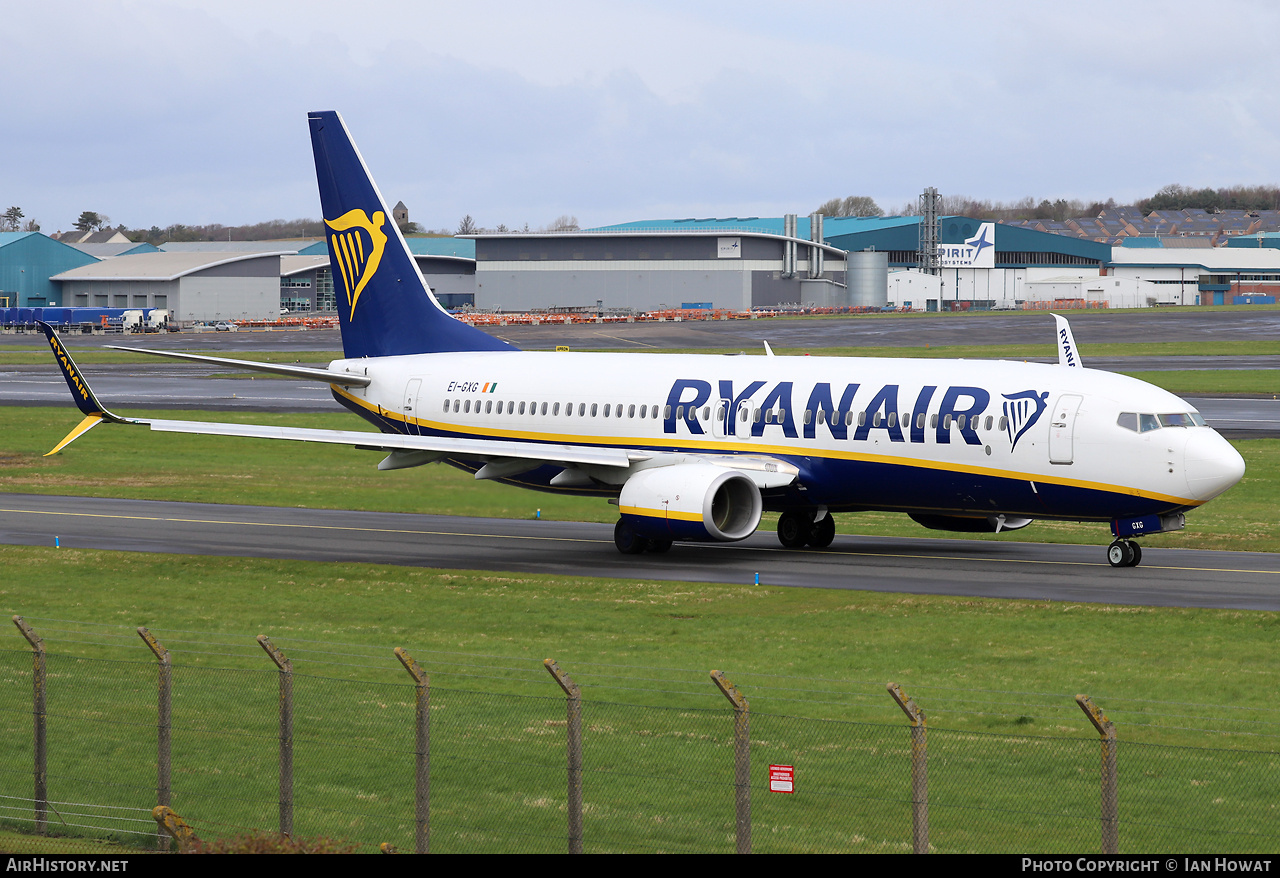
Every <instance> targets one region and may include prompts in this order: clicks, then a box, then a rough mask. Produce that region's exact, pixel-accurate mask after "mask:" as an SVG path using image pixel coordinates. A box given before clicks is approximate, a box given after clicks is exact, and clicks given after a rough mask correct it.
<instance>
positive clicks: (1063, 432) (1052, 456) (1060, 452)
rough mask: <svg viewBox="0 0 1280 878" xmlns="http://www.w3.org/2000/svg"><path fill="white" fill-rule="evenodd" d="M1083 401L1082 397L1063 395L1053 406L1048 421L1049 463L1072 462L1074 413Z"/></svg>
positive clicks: (1073, 454) (1073, 458)
mask: <svg viewBox="0 0 1280 878" xmlns="http://www.w3.org/2000/svg"><path fill="white" fill-rule="evenodd" d="M1083 401H1084V397H1082V396H1080V395H1079V394H1075V393H1064V394H1062V396H1060V397H1058V401H1057V402H1055V403H1054V404H1053V411H1052V413H1051V414H1052V415H1053V417H1052V418H1051V419H1050V421H1049V463H1058V464H1070V463H1072V462H1074V460H1075V442H1074V438H1073V437H1074V433H1075V429H1076V412H1078V411H1079V409H1080V403H1081V402H1083Z"/></svg>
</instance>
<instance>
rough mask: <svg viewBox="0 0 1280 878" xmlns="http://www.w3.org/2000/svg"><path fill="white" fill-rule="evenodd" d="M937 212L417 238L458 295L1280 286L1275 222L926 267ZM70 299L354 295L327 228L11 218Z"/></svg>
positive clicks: (1225, 293)
mask: <svg viewBox="0 0 1280 878" xmlns="http://www.w3.org/2000/svg"><path fill="white" fill-rule="evenodd" d="M924 228H927V226H926V225H925V224H923V223H922V221H921V218H920V217H916V216H911V217H872V218H855V217H822V216H820V215H817V214H815V215H812V216H809V217H803V216H797V215H794V214H792V215H787V216H782V217H772V218H770V217H731V218H718V219H693V218H690V219H674V220H649V221H639V222H629V223H622V224H618V225H612V226H603V227H599V228H594V229H585V230H573V231H564V232H550V233H509V234H479V235H475V236H473V237H469V238H449V237H410V238H408V244H409V247H410V250H411V251H412V252H413V254H414V257H415V260H416V261H417V264H418V267H419V269H420V270H421V271H422V273H423V275H424V276H425V277H426V279H427V282H428V284H429V285H430V286H431V288H432V290H433V291H434V292H435V293H436V295H437V297H438V298H439V299H440V301H441V303H442V304H443V305H444V306H445V307H446V308H451V309H456V308H464V307H469V306H474V307H475V308H477V309H480V310H487V311H506V312H523V311H541V310H547V309H562V310H565V311H596V310H606V311H626V310H630V311H655V310H663V309H677V308H714V309H731V310H747V309H778V308H788V307H810V308H831V309H843V308H902V309H911V310H917V311H937V310H970V309H974V310H985V309H1015V308H1017V309H1022V308H1049V307H1053V308H1072V307H1077V308H1082V307H1111V308H1117V307H1126V308H1132V307H1152V306H1160V305H1201V304H1204V305H1208V304H1233V303H1234V304H1249V303H1254V304H1266V303H1274V302H1275V297H1276V295H1277V294H1278V293H1280V248H1278V246H1277V240H1280V239H1277V238H1275V237H1273V236H1270V235H1268V236H1267V237H1266V238H1265V239H1264V238H1263V237H1262V236H1261V235H1259V239H1258V243H1257V244H1255V245H1254V246H1244V242H1243V241H1241V240H1239V239H1233V240H1231V241H1230V246H1226V247H1222V246H1218V247H1213V246H1199V247H1187V246H1185V244H1186V243H1187V242H1185V241H1180V240H1170V241H1168V242H1165V241H1162V240H1161V239H1159V238H1154V237H1152V238H1148V237H1131V238H1126V239H1123V240H1122V241H1121V240H1116V241H1109V242H1100V241H1095V240H1089V239H1087V238H1082V237H1073V236H1068V235H1063V234H1054V233H1051V232H1047V231H1040V230H1038V229H1032V228H1027V227H1025V226H1019V225H1011V224H998V223H986V222H982V221H981V220H978V219H973V218H969V217H961V216H941V217H938V222H937V226H936V230H937V231H936V242H935V247H936V251H935V252H936V260H935V263H934V264H933V266H932V270H926V271H921V270H920V265H921V262H922V247H923V244H922V240H921V239H922V235H921V232H922V229H924ZM1166 243H1167V244H1168V246H1166ZM1249 243H1251V244H1252V243H1253V242H1252V241H1250V242H1249ZM1175 244H1179V245H1180V246H1174V245H1175ZM108 247H110V248H111V249H112V250H113V251H114V252H109V251H108V249H107V248H108ZM78 248H80V249H78ZM95 248H96V249H95ZM89 251H93V252H89ZM148 251H150V252H148ZM116 254H120V255H116ZM926 267H928V266H926ZM59 305H61V306H65V307H84V306H89V307H106V306H110V307H130V308H133V307H144V308H167V309H168V310H169V311H170V312H171V314H172V316H171V319H172V320H174V321H177V322H194V321H211V320H272V319H275V318H277V317H278V316H279V315H280V310H281V308H284V309H287V310H288V311H289V312H292V313H312V314H315V313H325V312H328V313H332V312H333V311H334V310H335V309H336V308H337V305H338V303H337V300H336V297H335V293H334V284H333V274H332V271H331V268H330V266H329V260H328V247H327V244H326V243H325V242H324V241H322V240H302V241H267V242H245V243H241V242H200V243H181V244H179V243H174V244H165V245H162V247H161V248H160V249H159V250H155V249H154V248H150V247H149V246H148V245H140V246H134V247H129V246H128V245H121V244H118V243H117V244H111V245H93V244H80V245H68V244H65V243H62V242H60V241H56V240H53V239H51V238H49V237H47V236H45V235H42V234H40V233H38V232H20V233H2V234H0V307H4V306H8V307H24V308H26V307H42V306H59Z"/></svg>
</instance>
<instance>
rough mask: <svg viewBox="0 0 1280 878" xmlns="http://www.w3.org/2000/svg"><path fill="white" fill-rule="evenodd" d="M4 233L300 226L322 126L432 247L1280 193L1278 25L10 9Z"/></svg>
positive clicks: (212, 5) (484, 5) (1241, 9)
mask: <svg viewBox="0 0 1280 878" xmlns="http://www.w3.org/2000/svg"><path fill="white" fill-rule="evenodd" d="M3 23H4V28H3V30H4V34H5V40H4V56H3V57H4V69H5V71H6V73H7V74H8V75H7V77H6V82H5V84H4V86H3V88H2V89H0V131H2V132H3V137H0V202H2V203H0V210H2V209H3V208H5V207H8V206H9V205H18V206H20V207H21V208H22V209H23V210H24V211H25V213H26V215H27V217H28V218H34V219H36V220H38V221H39V222H40V224H41V227H42V230H43V231H45V232H53V231H57V230H63V229H67V228H70V226H71V224H72V223H73V222H74V221H75V219H76V217H77V216H78V215H79V213H80V212H81V211H82V210H95V211H98V212H99V213H105V214H107V215H109V216H110V217H111V219H112V221H113V223H124V224H126V225H127V226H129V227H131V228H132V227H137V226H143V227H146V226H151V225H159V226H165V225H168V224H170V223H175V222H184V223H191V224H197V223H214V222H217V223H223V224H225V225H236V224H241V223H249V222H257V221H262V220H268V219H274V218H286V219H292V218H297V217H318V216H319V213H320V209H319V199H318V197H317V195H316V190H315V178H314V167H313V165H312V158H311V149H310V141H309V136H308V132H307V125H306V113H307V111H308V110H314V109H336V110H338V111H340V112H341V113H342V114H343V116H344V118H345V119H346V121H347V125H348V127H349V128H350V129H351V131H352V134H353V136H354V137H355V138H356V141H357V143H358V144H359V146H360V149H361V151H362V152H363V153H364V156H365V160H366V161H367V162H368V164H369V166H370V168H371V169H372V171H373V173H374V176H375V177H376V178H377V180H378V183H379V185H380V187H381V188H382V191H383V194H384V195H385V196H386V197H387V198H388V200H390V201H391V202H392V203H394V202H395V201H397V200H401V199H402V200H404V202H405V203H406V204H407V205H408V207H409V209H410V218H411V219H413V220H415V221H416V222H419V223H421V224H423V225H424V226H426V227H428V228H432V229H437V228H442V227H448V228H451V229H452V228H454V227H456V226H457V223H458V220H459V219H460V218H461V217H462V216H463V215H464V214H471V215H472V216H473V217H474V218H475V220H476V222H478V223H479V224H481V225H482V226H489V227H492V226H496V225H498V224H499V223H505V224H506V225H508V226H512V227H519V226H521V225H523V224H524V223H526V222H527V223H529V225H530V226H531V227H534V228H536V227H538V226H541V225H545V224H547V223H549V222H550V221H551V220H553V219H554V218H555V217H557V216H559V215H561V214H572V215H574V216H576V217H578V219H579V220H580V221H581V222H582V224H583V225H584V226H586V225H599V224H603V223H612V222H625V221H629V220H637V219H650V218H670V217H690V216H698V217H709V216H744V217H745V216H757V215H758V216H777V215H780V214H783V213H789V212H794V213H801V214H804V213H808V212H810V211H812V210H813V209H814V208H815V207H817V205H818V204H820V203H821V202H823V201H825V200H827V199H829V198H832V197H836V196H845V195H861V194H865V195H870V196H872V197H873V198H875V199H876V200H877V201H878V202H879V204H880V205H881V206H882V207H884V208H886V209H893V208H896V207H900V206H901V205H903V204H905V203H907V202H910V201H913V200H914V199H915V197H916V196H917V195H918V193H919V192H920V190H921V189H922V188H923V187H925V186H936V187H937V188H938V189H939V190H940V191H941V192H942V193H943V194H949V195H968V196H972V197H976V198H988V199H993V200H1000V201H1011V200H1014V199H1018V198H1021V197H1024V196H1027V195H1033V196H1035V197H1036V198H1044V197H1048V198H1059V197H1065V198H1081V199H1088V200H1092V199H1103V198H1106V197H1108V196H1111V197H1114V198H1116V199H1117V200H1118V201H1121V202H1124V201H1126V200H1129V199H1134V198H1139V197H1142V196H1145V195H1149V194H1151V193H1152V192H1154V191H1155V190H1156V189H1158V188H1159V187H1161V186H1163V185H1165V184H1167V183H1174V182H1180V183H1183V184H1186V185H1190V186H1196V187H1200V186H1215V187H1216V186H1224V185H1232V184H1238V183H1246V184H1258V183H1276V182H1277V181H1280V170H1278V162H1280V148H1278V147H1280V141H1278V137H1277V134H1278V130H1280V106H1278V104H1280V88H1278V87H1277V86H1278V83H1280V77H1278V76H1277V74H1278V73H1280V53H1277V52H1276V50H1275V45H1274V43H1275V35H1276V34H1277V33H1278V32H1280V4H1276V3H1272V2H1216V3H1213V4H1206V3H1204V2H1203V0H1197V2H1170V0H1162V2H1153V3H1122V4H1118V3H1112V2H1105V3H1095V2H1074V3H1059V2H1055V3H1048V2H1039V0H1017V2H997V0H987V2H977V3H972V2H971V3H959V2H949V3H931V2H923V3H922V2H909V3H897V4H886V3H880V2H877V3H860V2H850V0H842V2H830V3H828V2H795V3H763V2H753V0H734V2H697V0H692V2H691V0H681V2H675V0H672V2H666V0H645V2H636V0H631V2H626V3H617V4H613V3H605V2H600V0H595V2H583V3H574V2H554V0H550V2H542V3H528V2H522V3H514V2H476V0H473V2H470V3H457V2H449V3H436V2H399V0H381V2H379V0H360V2H351V0H342V2H329V0H308V2H306V3H301V2H296V3H295V2H271V0H254V2H247V0H217V2H194V0H163V2H152V0H137V2H106V0H97V2H92V3H81V2H63V3H26V2H22V3H16V2H15V3H9V4H5V11H4V13H3Z"/></svg>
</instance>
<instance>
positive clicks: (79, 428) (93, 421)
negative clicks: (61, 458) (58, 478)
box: [45, 415, 102, 457]
mask: <svg viewBox="0 0 1280 878" xmlns="http://www.w3.org/2000/svg"><path fill="white" fill-rule="evenodd" d="M101 423H102V415H85V418H84V420H83V421H81V422H80V423H78V424H76V428H75V429H74V430H72V431H71V432H70V433H68V434H67V436H66V438H65V439H63V440H62V441H61V442H59V443H58V444H57V445H55V446H53V450H52V451H49V452H47V453H46V454H45V457H49V456H50V455H54V454H57V453H58V452H59V451H61V450H62V449H64V448H66V447H67V446H68V445H70V444H71V443H72V442H74V441H76V440H77V439H79V438H80V437H81V436H82V435H84V434H85V433H88V432H89V430H90V429H91V428H93V427H96V426H98V425H99V424H101Z"/></svg>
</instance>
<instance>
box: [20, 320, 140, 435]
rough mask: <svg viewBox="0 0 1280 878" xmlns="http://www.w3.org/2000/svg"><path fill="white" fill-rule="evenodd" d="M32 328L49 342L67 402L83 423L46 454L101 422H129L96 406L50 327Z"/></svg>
mask: <svg viewBox="0 0 1280 878" xmlns="http://www.w3.org/2000/svg"><path fill="white" fill-rule="evenodd" d="M36 325H37V326H39V327H40V330H41V331H42V332H43V333H44V336H45V338H47V339H48V340H49V347H50V348H52V349H53V358H54V359H55V360H57V361H58V368H60V369H61V370H62V377H63V378H65V379H66V381H67V387H69V388H70V389H71V398H72V399H74V400H75V401H76V406H77V407H78V408H79V409H80V411H81V412H83V413H84V420H82V421H81V422H80V423H79V424H77V425H76V428H75V429H74V430H72V431H71V432H70V433H68V434H67V437H66V438H65V439H63V440H62V441H61V442H59V443H58V444H57V445H56V446H54V449H53V451H50V452H49V454H56V453H57V452H59V451H61V450H62V449H63V448H65V447H66V446H68V445H70V444H71V443H72V442H73V441H75V440H76V439H77V438H78V437H80V436H82V435H83V434H85V433H87V432H88V431H89V430H90V429H91V428H92V427H96V426H97V425H98V424H100V423H102V422H103V421H112V422H113V423H117V424H125V423H130V421H129V419H127V418H122V417H120V416H119V415H115V414H112V413H111V412H109V411H108V410H107V409H106V408H104V407H103V406H102V404H101V403H100V402H98V398H97V397H96V396H94V395H93V390H92V389H91V388H90V387H89V382H88V381H86V380H85V379H84V377H83V376H82V375H81V374H80V367H78V366H77V365H76V362H75V360H73V359H71V353H70V352H69V351H68V350H67V349H66V347H64V346H63V344H62V339H60V338H58V333H56V332H54V331H53V327H52V326H50V325H49V324H47V323H44V322H41V321H37V322H36ZM49 454H46V455H45V457H48V456H49Z"/></svg>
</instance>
